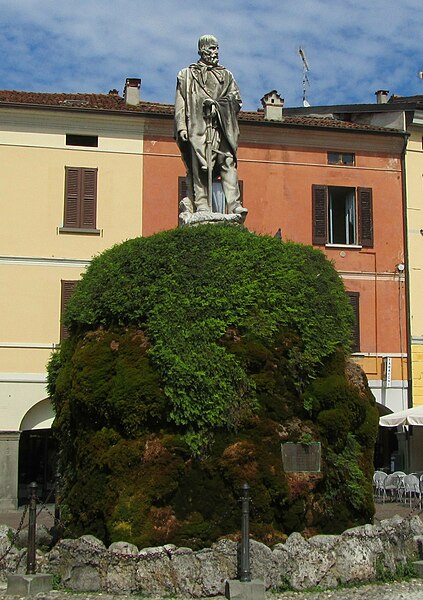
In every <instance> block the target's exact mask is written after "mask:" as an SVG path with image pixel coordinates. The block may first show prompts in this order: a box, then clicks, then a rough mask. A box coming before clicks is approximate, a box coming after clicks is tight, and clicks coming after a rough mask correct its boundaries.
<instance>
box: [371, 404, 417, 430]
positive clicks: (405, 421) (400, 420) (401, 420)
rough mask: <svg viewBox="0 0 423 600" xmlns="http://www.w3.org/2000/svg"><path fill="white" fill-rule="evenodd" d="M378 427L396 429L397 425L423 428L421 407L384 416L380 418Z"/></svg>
mask: <svg viewBox="0 0 423 600" xmlns="http://www.w3.org/2000/svg"><path fill="white" fill-rule="evenodd" d="M379 425H380V426H381V427H398V426H399V425H417V426H418V425H422V426H423V406H415V407H414V408H408V409H407V410H400V411H399V412H396V413H391V414H389V415H384V416H383V417H380V419H379Z"/></svg>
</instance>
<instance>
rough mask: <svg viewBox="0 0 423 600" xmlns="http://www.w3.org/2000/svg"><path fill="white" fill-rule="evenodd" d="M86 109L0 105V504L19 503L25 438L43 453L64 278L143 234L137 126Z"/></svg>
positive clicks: (121, 117)
mask: <svg viewBox="0 0 423 600" xmlns="http://www.w3.org/2000/svg"><path fill="white" fill-rule="evenodd" d="M91 113H92V114H88V113H82V112H80V111H72V110H67V111H58V110H48V109H44V110H40V107H36V108H33V109H32V108H31V107H30V106H24V105H23V106H19V107H15V106H13V103H10V106H5V105H3V106H2V107H1V113H0V114H1V121H0V130H1V133H0V190H1V208H0V211H1V218H0V286H1V290H2V293H1V295H0V510H5V509H8V508H13V507H15V506H16V503H17V489H18V486H19V481H18V462H19V461H21V463H22V461H23V463H25V460H27V459H26V458H25V457H22V456H21V457H19V445H20V444H19V442H20V440H21V441H22V436H24V435H25V433H26V432H27V433H29V435H30V436H32V438H33V439H32V444H35V445H36V446H37V448H38V450H40V452H39V455H40V456H42V455H43V452H42V449H41V448H40V445H41V446H42V445H43V444H45V443H47V442H46V440H44V439H43V437H42V435H41V432H42V431H45V430H46V429H48V428H49V427H50V426H51V423H52V421H53V412H52V408H51V405H50V401H49V399H48V396H47V390H46V365H47V362H48V360H49V357H50V355H51V353H52V351H54V349H55V348H56V347H57V346H58V344H60V338H61V325H60V323H61V312H62V310H63V302H64V297H63V290H64V288H66V284H69V283H71V284H72V282H75V281H77V280H78V279H79V278H80V277H81V274H82V273H83V272H84V270H85V268H86V267H87V265H88V264H89V262H90V260H91V258H92V257H93V256H94V255H96V254H99V253H100V252H102V251H103V250H105V249H106V248H109V247H111V246H113V245H114V244H116V243H119V242H122V241H123V240H125V239H128V238H133V237H136V236H139V235H141V230H142V185H143V181H142V176H143V175H142V174H143V163H142V155H143V141H142V139H143V133H142V127H143V122H142V120H141V119H138V120H137V121H136V122H135V121H134V119H131V118H130V117H129V116H126V117H125V116H124V115H114V114H108V113H107V112H105V114H96V112H95V111H91ZM87 174H88V179H87ZM72 177H73V179H72ZM84 213H85V216H84ZM81 215H82V216H81ZM75 216H76V220H75V219H74V217H75ZM72 219H74V220H72ZM81 219H82V221H81ZM84 219H85V221H84ZM87 219H88V220H87ZM37 432H38V434H37ZM27 448H28V446H27ZM46 455H47V452H46ZM28 460H29V458H28ZM50 467H51V465H47V464H46V465H44V467H43V468H44V471H45V473H44V475H45V479H46V480H47V479H51V478H52V474H51V473H47V471H48V469H49V468H50ZM40 468H41V467H40ZM20 470H21V471H22V475H23V477H25V471H26V469H25V464H21V465H20ZM27 483H28V481H25V484H27ZM22 485H23V482H21V486H22ZM45 492H46V490H44V491H43V492H42V493H44V495H45ZM22 494H25V490H22Z"/></svg>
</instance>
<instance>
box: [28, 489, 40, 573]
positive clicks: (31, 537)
mask: <svg viewBox="0 0 423 600" xmlns="http://www.w3.org/2000/svg"><path fill="white" fill-rule="evenodd" d="M37 490H38V485H37V483H36V482H35V481H33V482H32V483H30V484H29V486H28V492H29V494H28V500H29V521H28V553H27V561H26V574H27V575H34V574H35V572H36V559H35V532H36V529H37Z"/></svg>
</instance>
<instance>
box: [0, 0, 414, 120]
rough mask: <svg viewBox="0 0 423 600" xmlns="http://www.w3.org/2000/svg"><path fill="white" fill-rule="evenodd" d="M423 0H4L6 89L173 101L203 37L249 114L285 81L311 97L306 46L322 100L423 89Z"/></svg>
mask: <svg viewBox="0 0 423 600" xmlns="http://www.w3.org/2000/svg"><path fill="white" fill-rule="evenodd" d="M422 32H423V9H422V3H421V0H400V1H398V0H372V1H371V2H369V1H368V0H366V1H364V0H354V1H351V2H339V0H289V1H288V0H256V1H255V2H251V1H250V0H214V2H213V1H209V2H202V1H198V0H197V1H196V2H194V1H192V0H13V1H12V0H0V52H1V57H2V58H1V61H0V89H15V90H26V91H39V92H43V91H44V92H88V93H107V92H108V91H109V90H110V89H112V88H116V89H118V90H119V92H120V93H122V89H123V85H124V82H125V79H126V77H141V79H142V91H141V95H142V98H143V99H145V100H150V101H156V102H165V103H167V102H173V99H174V87H175V79H176V74H177V72H178V71H179V70H180V69H181V68H183V67H185V66H187V65H188V64H190V63H191V62H194V61H196V60H197V58H198V57H197V39H198V37H199V36H200V35H202V34H204V33H212V34H214V35H216V36H217V37H218V39H219V42H220V62H221V64H223V65H225V66H226V67H227V68H229V69H230V70H231V71H232V72H233V73H234V75H235V78H236V80H237V82H238V84H239V87H240V89H241V95H242V98H243V102H244V109H245V110H256V109H257V108H258V107H259V105H260V98H261V97H262V96H263V95H264V94H265V93H266V92H269V91H270V90H273V89H276V90H277V91H278V92H279V93H280V94H281V96H283V97H284V98H285V106H301V105H302V79H303V72H302V62H301V59H300V56H299V54H298V48H299V47H300V46H301V47H303V48H304V50H305V53H306V57H307V61H308V63H309V66H310V73H309V81H310V87H309V89H308V92H307V98H308V101H309V102H310V104H312V105H321V104H343V103H368V102H374V101H375V96H374V92H375V91H376V90H378V89H386V90H389V91H390V93H394V94H397V95H403V96H407V95H414V94H423V81H422V80H420V79H419V78H418V72H419V71H421V70H423V56H422V55H423V50H422V48H423V40H422V37H423V33H422Z"/></svg>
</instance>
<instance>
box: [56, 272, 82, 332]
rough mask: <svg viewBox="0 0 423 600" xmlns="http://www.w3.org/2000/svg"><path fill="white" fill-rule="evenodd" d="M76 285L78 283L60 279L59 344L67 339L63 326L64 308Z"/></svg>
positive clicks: (65, 329)
mask: <svg viewBox="0 0 423 600" xmlns="http://www.w3.org/2000/svg"><path fill="white" fill-rule="evenodd" d="M77 283H78V281H74V280H69V279H67V280H65V279H62V281H61V294H60V341H61V342H62V341H63V340H65V339H66V338H67V337H69V331H68V328H67V327H65V324H64V322H63V321H64V316H65V311H66V307H67V305H68V302H69V300H70V299H71V296H72V294H73V293H74V291H75V288H76V284H77Z"/></svg>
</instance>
